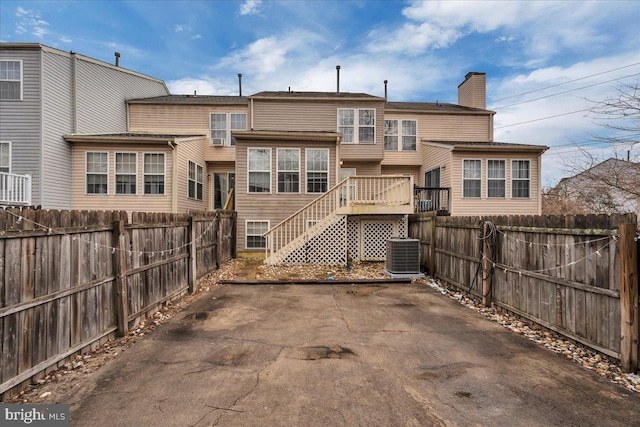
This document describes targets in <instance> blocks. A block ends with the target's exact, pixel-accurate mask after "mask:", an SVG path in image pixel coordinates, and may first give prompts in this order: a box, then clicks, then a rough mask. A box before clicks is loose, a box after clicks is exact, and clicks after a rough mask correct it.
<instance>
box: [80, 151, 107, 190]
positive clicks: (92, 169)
mask: <svg viewBox="0 0 640 427" xmlns="http://www.w3.org/2000/svg"><path fill="white" fill-rule="evenodd" d="M86 159H87V165H86V169H87V178H86V179H87V194H107V191H108V182H109V153H102V152H92V151H90V152H87V157H86Z"/></svg>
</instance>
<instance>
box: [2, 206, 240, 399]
mask: <svg viewBox="0 0 640 427" xmlns="http://www.w3.org/2000/svg"><path fill="white" fill-rule="evenodd" d="M131 219H132V220H131V222H129V220H128V215H127V213H126V212H122V211H107V212H97V211H46V210H34V209H6V210H0V347H1V350H2V351H1V354H2V358H1V360H0V362H1V365H0V394H4V393H5V392H7V391H8V390H12V389H14V390H15V388H17V386H21V385H23V384H27V383H28V382H29V381H30V380H31V379H32V378H35V379H39V378H40V377H42V376H44V375H45V374H46V373H48V372H50V371H52V370H54V369H56V367H57V366H59V365H62V364H64V363H65V362H66V361H67V359H68V358H69V357H70V356H73V355H74V354H75V353H77V352H79V351H86V350H89V349H94V348H96V347H97V346H99V345H101V344H102V343H104V342H105V341H106V340H108V339H109V338H110V337H111V336H112V335H113V334H114V333H116V332H118V333H119V334H126V333H127V332H128V329H129V326H130V325H132V324H136V323H137V322H138V321H139V320H140V319H141V318H142V317H143V316H145V315H146V314H147V313H148V312H150V311H152V310H154V309H157V308H158V307H159V306H160V305H161V304H163V303H164V302H166V301H168V300H170V299H173V298H176V297H178V296H180V295H182V294H184V293H185V292H187V291H193V289H194V286H195V283H196V280H197V279H198V278H200V277H202V276H204V275H205V274H207V273H208V272H209V271H211V270H212V269H215V268H217V267H218V266H219V265H220V264H221V263H223V262H225V261H227V260H229V259H231V258H232V257H235V227H236V224H235V220H236V216H235V213H234V212H231V211H215V212H192V213H189V214H166V213H132V214H131ZM12 391H13V390H12Z"/></svg>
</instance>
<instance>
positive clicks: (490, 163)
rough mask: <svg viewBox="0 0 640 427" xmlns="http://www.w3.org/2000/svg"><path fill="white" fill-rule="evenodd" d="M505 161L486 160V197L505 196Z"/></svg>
mask: <svg viewBox="0 0 640 427" xmlns="http://www.w3.org/2000/svg"><path fill="white" fill-rule="evenodd" d="M506 176H507V175H506V162H505V161H504V160H487V197H505V196H506Z"/></svg>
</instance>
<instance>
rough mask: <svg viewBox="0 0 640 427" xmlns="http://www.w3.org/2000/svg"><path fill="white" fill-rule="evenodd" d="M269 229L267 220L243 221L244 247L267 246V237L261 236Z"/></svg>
mask: <svg viewBox="0 0 640 427" xmlns="http://www.w3.org/2000/svg"><path fill="white" fill-rule="evenodd" d="M267 231H269V221H250V220H247V221H246V222H245V233H244V234H245V248H246V249H264V248H266V247H267V239H266V238H264V237H262V235H263V234H264V233H266V232H267Z"/></svg>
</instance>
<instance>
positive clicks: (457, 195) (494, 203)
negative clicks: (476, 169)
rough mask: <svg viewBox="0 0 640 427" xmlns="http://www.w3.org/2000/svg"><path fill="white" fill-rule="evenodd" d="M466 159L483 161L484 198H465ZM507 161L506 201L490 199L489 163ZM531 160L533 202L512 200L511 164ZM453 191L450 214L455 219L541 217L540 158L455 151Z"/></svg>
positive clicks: (452, 162)
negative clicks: (464, 171) (515, 161)
mask: <svg viewBox="0 0 640 427" xmlns="http://www.w3.org/2000/svg"><path fill="white" fill-rule="evenodd" d="M464 159H480V160H482V197H480V198H463V197H462V161H463V160H464ZM488 159H491V160H505V161H506V168H507V170H506V197H505V198H504V199H500V198H488V197H487V160H488ZM512 160H530V161H531V163H530V167H531V171H530V174H531V182H530V185H531V187H530V195H531V197H530V198H512V197H511V161H512ZM450 166H451V167H449V166H447V168H448V169H450V170H451V177H452V183H453V184H452V185H451V187H452V189H451V214H452V215H540V213H541V206H540V197H539V196H540V191H541V190H540V157H539V156H537V155H532V154H516V153H512V152H508V151H503V152H492V153H488V154H487V153H477V152H467V153H465V152H457V151H454V152H453V155H452V160H451V165H450Z"/></svg>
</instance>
